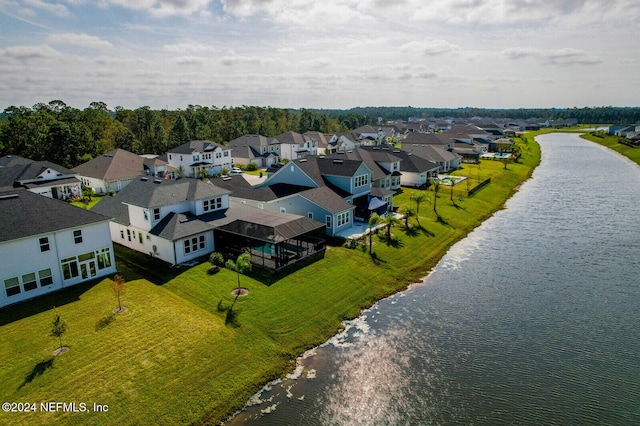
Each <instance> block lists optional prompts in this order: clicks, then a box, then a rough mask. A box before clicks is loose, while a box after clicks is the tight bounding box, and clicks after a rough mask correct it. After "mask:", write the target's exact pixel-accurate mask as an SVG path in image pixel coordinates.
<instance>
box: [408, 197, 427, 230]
mask: <svg viewBox="0 0 640 426" xmlns="http://www.w3.org/2000/svg"><path fill="white" fill-rule="evenodd" d="M426 198H427V196H426V195H425V194H424V192H414V193H413V194H411V200H412V201H413V202H415V203H416V220H417V221H418V224H420V204H421V203H422V202H423V201H424V200H425V199H426Z"/></svg>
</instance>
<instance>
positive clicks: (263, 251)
mask: <svg viewBox="0 0 640 426" xmlns="http://www.w3.org/2000/svg"><path fill="white" fill-rule="evenodd" d="M324 227H325V225H324V224H323V223H320V222H317V221H315V220H313V219H309V218H306V217H303V216H297V215H290V214H283V213H276V212H270V211H261V212H260V214H259V215H255V216H252V217H244V218H243V219H237V220H234V221H233V222H231V223H228V224H226V225H222V226H220V227H218V228H216V229H215V231H214V242H215V247H216V251H219V252H221V253H222V254H223V255H225V256H226V257H230V258H232V259H235V258H236V257H237V256H238V255H240V254H242V253H249V254H250V255H251V263H252V264H253V265H254V266H256V267H259V268H263V269H267V270H270V271H280V270H282V269H283V268H286V267H287V266H291V265H293V264H295V263H297V262H300V261H301V260H304V259H308V258H310V257H314V256H316V257H323V256H324V251H325V243H326V240H325V229H324Z"/></svg>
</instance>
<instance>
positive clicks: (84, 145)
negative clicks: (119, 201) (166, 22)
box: [0, 100, 371, 167]
mask: <svg viewBox="0 0 640 426" xmlns="http://www.w3.org/2000/svg"><path fill="white" fill-rule="evenodd" d="M370 121H371V119H369V118H368V117H367V116H365V115H362V114H359V115H358V114H350V113H345V114H336V115H332V116H328V115H327V114H323V113H318V112H312V111H311V110H307V109H302V110H297V111H292V110H288V109H279V108H271V107H254V106H242V107H234V108H226V107H224V108H217V107H215V106H214V107H206V106H200V105H189V107H188V108H186V109H184V110H176V111H168V110H152V109H151V108H149V107H148V106H143V107H140V108H137V109H134V110H130V109H124V108H122V107H115V109H114V111H110V110H109V109H108V107H107V105H106V104H105V103H103V102H92V103H91V104H90V105H89V106H88V107H87V108H85V109H83V110H80V109H76V108H72V107H69V106H67V105H66V104H65V103H64V102H63V101H60V100H54V101H51V102H49V103H48V104H44V103H39V104H36V105H34V106H33V107H32V108H27V107H15V106H11V107H9V108H7V109H5V110H4V112H3V114H2V118H1V119H0V156H4V155H8V154H13V155H20V156H22V157H26V158H30V159H32V160H49V161H52V162H54V163H56V164H60V165H62V166H65V167H75V166H77V165H78V164H81V163H83V162H85V161H87V160H90V159H91V158H94V157H96V156H98V155H102V154H104V153H106V152H109V151H111V150H113V149H115V148H123V149H126V150H128V151H131V152H134V153H137V154H163V153H165V152H166V151H167V150H169V149H171V148H174V147H176V146H178V145H181V144H183V143H184V142H187V141H190V140H195V139H207V140H210V141H213V142H216V143H220V144H224V143H226V142H228V141H230V140H233V139H235V138H238V137H240V136H243V135H245V134H251V133H255V134H261V135H264V136H268V137H273V136H276V135H279V134H281V133H283V132H288V131H295V132H299V133H304V132H307V131H320V132H325V133H332V132H343V131H348V130H351V129H354V128H356V127H360V126H362V125H364V124H368V123H369V122H370Z"/></svg>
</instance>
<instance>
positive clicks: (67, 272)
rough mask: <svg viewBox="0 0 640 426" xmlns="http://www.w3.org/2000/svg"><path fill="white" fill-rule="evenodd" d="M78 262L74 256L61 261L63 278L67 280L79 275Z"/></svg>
mask: <svg viewBox="0 0 640 426" xmlns="http://www.w3.org/2000/svg"><path fill="white" fill-rule="evenodd" d="M76 260H77V259H76V257H75V256H74V257H69V258H67V259H62V260H61V261H60V264H61V265H62V276H63V278H64V279H65V280H69V279H71V278H75V277H77V276H78V275H79V272H78V262H76Z"/></svg>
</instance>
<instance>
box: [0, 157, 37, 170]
mask: <svg viewBox="0 0 640 426" xmlns="http://www.w3.org/2000/svg"><path fill="white" fill-rule="evenodd" d="M30 163H33V160H29V159H28V158H24V157H20V156H19V155H5V156H4V157H0V167H11V166H16V165H21V166H24V165H26V164H30Z"/></svg>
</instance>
